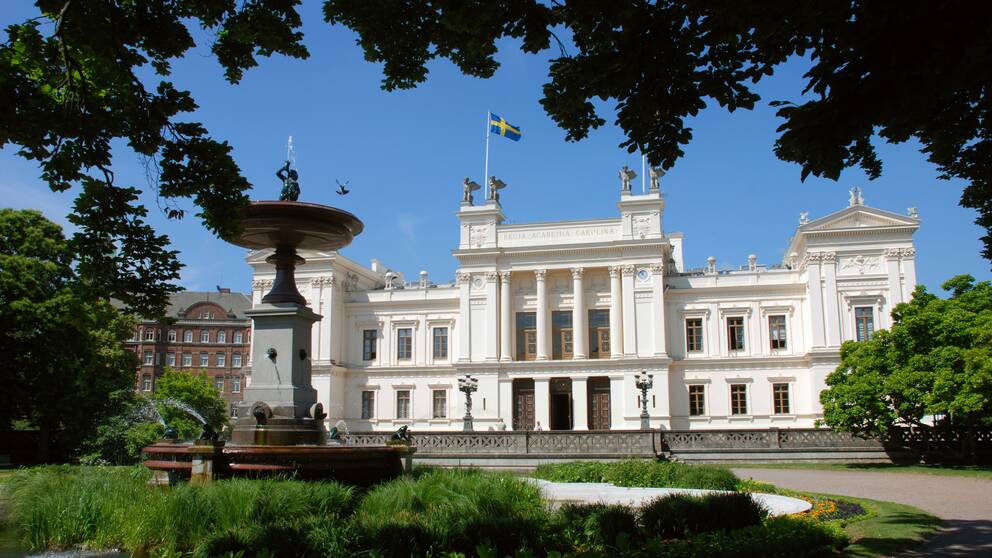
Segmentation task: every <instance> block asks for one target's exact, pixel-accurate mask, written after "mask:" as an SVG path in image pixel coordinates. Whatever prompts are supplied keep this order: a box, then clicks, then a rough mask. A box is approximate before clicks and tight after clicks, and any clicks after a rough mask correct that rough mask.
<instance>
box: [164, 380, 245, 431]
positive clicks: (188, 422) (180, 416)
mask: <svg viewBox="0 0 992 558" xmlns="http://www.w3.org/2000/svg"><path fill="white" fill-rule="evenodd" d="M154 401H155V403H156V406H157V407H158V410H159V412H160V413H161V414H162V418H163V419H165V423H166V424H167V425H169V426H170V427H172V428H174V429H175V430H176V432H177V433H178V434H179V437H180V439H189V438H195V437H197V436H199V435H200V433H201V432H202V431H203V426H201V425H200V423H199V422H197V420H196V419H195V418H193V417H192V416H191V415H190V414H189V412H188V411H185V410H183V409H182V408H180V407H178V406H177V405H175V402H180V403H183V404H185V405H188V406H190V407H192V408H193V409H194V410H195V411H196V412H197V413H199V414H200V415H201V416H202V417H203V418H204V420H206V421H207V424H209V425H210V426H211V427H212V428H213V429H214V430H215V431H216V432H220V428H221V426H223V425H224V423H225V422H227V412H226V411H227V405H226V404H225V402H224V398H223V397H221V395H220V392H219V391H217V389H216V388H215V387H214V386H212V385H210V383H209V380H208V378H207V372H206V371H205V370H201V371H200V373H199V374H193V373H192V372H185V371H181V370H174V369H171V368H169V367H166V370H165V374H163V375H162V377H161V378H159V380H158V382H157V385H156V386H155V395H154Z"/></svg>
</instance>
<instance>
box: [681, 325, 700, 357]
mask: <svg viewBox="0 0 992 558" xmlns="http://www.w3.org/2000/svg"><path fill="white" fill-rule="evenodd" d="M685 350H686V351H688V352H690V353H698V352H700V351H702V350H703V319H702V318H688V319H686V321H685Z"/></svg>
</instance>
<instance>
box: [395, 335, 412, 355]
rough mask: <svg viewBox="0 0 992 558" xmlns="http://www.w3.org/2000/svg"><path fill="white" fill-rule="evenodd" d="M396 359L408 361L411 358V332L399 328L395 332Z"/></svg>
mask: <svg viewBox="0 0 992 558" xmlns="http://www.w3.org/2000/svg"><path fill="white" fill-rule="evenodd" d="M396 358H397V359H398V360H410V359H411V358H413V330H412V329H411V328H408V327H401V328H399V329H397V330H396Z"/></svg>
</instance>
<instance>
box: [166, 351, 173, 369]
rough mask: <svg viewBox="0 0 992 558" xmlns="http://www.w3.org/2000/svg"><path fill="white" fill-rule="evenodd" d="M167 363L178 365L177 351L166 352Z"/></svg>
mask: <svg viewBox="0 0 992 558" xmlns="http://www.w3.org/2000/svg"><path fill="white" fill-rule="evenodd" d="M165 363H166V364H168V365H169V366H175V365H176V353H165Z"/></svg>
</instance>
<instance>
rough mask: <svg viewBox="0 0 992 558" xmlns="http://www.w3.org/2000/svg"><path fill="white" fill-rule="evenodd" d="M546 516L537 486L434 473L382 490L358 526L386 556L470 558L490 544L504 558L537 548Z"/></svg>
mask: <svg viewBox="0 0 992 558" xmlns="http://www.w3.org/2000/svg"><path fill="white" fill-rule="evenodd" d="M546 522H547V511H546V508H545V504H544V501H543V500H542V499H541V495H540V491H539V490H538V488H537V487H536V486H533V485H531V484H529V483H526V482H524V481H522V480H520V479H518V478H515V477H513V476H512V475H508V474H494V473H485V472H482V471H478V470H471V469H469V470H465V469H449V470H432V471H428V472H426V473H424V474H422V475H421V476H420V477H419V478H417V479H416V480H414V479H409V478H402V479H397V480H394V481H391V482H389V483H385V484H382V485H379V486H377V487H376V488H374V489H372V490H371V491H370V492H369V493H368V494H367V495H366V497H365V498H364V499H363V500H362V503H361V505H360V506H359V507H358V510H357V511H356V512H355V515H354V524H355V527H356V529H357V531H358V532H359V533H361V536H362V539H363V543H364V545H365V546H368V547H371V548H373V549H375V550H378V551H380V552H381V553H382V554H383V555H386V556H407V555H410V554H420V553H426V552H429V551H434V550H450V551H459V552H466V553H471V552H473V551H474V549H475V546H476V544H478V543H479V542H481V541H483V540H485V539H486V538H489V539H490V540H491V541H492V542H493V543H494V544H497V546H498V550H499V551H500V552H501V554H500V555H503V554H506V553H508V552H511V553H512V551H513V550H514V549H515V548H518V547H520V546H536V545H537V543H538V542H539V540H540V537H541V535H542V531H543V527H544V525H546Z"/></svg>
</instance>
